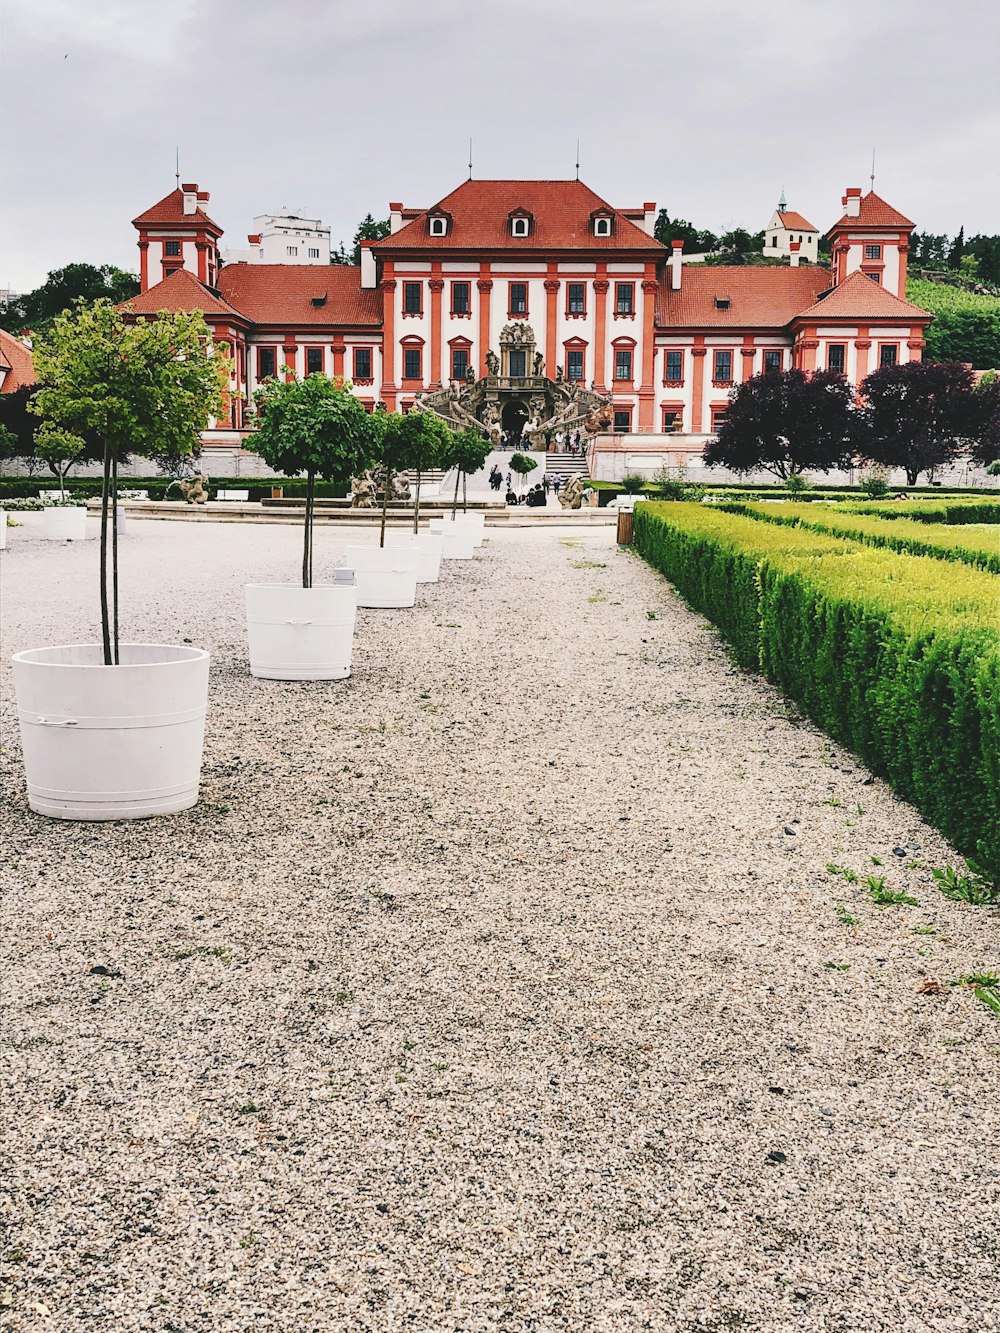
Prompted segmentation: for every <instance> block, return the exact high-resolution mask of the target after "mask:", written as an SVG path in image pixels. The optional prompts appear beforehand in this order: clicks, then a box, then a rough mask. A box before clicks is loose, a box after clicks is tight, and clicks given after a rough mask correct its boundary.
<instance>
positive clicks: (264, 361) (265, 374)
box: [257, 347, 278, 380]
mask: <svg viewBox="0 0 1000 1333" xmlns="http://www.w3.org/2000/svg"><path fill="white" fill-rule="evenodd" d="M277 368H278V354H277V352H276V351H275V350H274V348H273V347H258V348H257V378H258V379H259V380H267V379H270V378H271V376H272V375H274V373H275V371H276V370H277Z"/></svg>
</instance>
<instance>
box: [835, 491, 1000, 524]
mask: <svg viewBox="0 0 1000 1333" xmlns="http://www.w3.org/2000/svg"><path fill="white" fill-rule="evenodd" d="M845 509H847V510H848V511H849V512H850V513H853V514H872V515H874V516H875V517H876V518H909V519H915V520H916V522H918V523H1000V499H996V500H970V499H969V498H968V497H967V496H958V497H956V498H952V497H951V496H942V497H941V500H940V502H939V503H938V504H930V503H928V502H926V501H921V500H897V501H896V502H895V504H886V503H884V502H883V501H876V502H874V503H871V504H853V503H852V504H849V505H845Z"/></svg>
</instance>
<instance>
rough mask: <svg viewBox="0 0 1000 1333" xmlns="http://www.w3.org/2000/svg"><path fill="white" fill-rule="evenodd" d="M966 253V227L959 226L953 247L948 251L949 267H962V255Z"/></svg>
mask: <svg viewBox="0 0 1000 1333" xmlns="http://www.w3.org/2000/svg"><path fill="white" fill-rule="evenodd" d="M964 254H965V228H964V227H959V229H958V235H957V236H956V237H955V239H954V240H953V241H952V243H951V249H950V250H949V251H948V267H949V268H955V269H957V268H961V266H962V256H963V255H964Z"/></svg>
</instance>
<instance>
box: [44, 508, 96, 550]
mask: <svg viewBox="0 0 1000 1333" xmlns="http://www.w3.org/2000/svg"><path fill="white" fill-rule="evenodd" d="M45 535H46V537H47V538H48V539H49V541H53V542H65V541H70V542H82V541H83V540H84V538H85V537H86V535H87V510H86V509H85V508H84V507H82V506H81V507H80V508H77V506H76V505H73V506H72V507H70V506H65V507H64V506H62V505H50V506H49V507H48V508H47V509H46V510H45Z"/></svg>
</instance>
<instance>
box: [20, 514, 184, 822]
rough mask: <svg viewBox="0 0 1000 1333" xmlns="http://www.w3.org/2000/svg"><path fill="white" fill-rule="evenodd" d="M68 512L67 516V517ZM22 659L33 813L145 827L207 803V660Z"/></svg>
mask: <svg viewBox="0 0 1000 1333" xmlns="http://www.w3.org/2000/svg"><path fill="white" fill-rule="evenodd" d="M63 512H65V511H63ZM119 656H120V658H121V665H119V666H110V667H109V666H105V665H104V660H103V653H102V650H101V646H100V644H96V643H75V644H68V645H65V646H62V647H59V648H33V649H31V650H30V651H28V652H26V653H16V654H15V656H14V658H13V664H14V691H15V694H16V697H17V708H18V715H19V718H20V723H21V744H22V747H23V749H24V771H25V776H26V777H27V780H28V804H29V805H30V806H31V808H32V810H34V811H35V812H36V813H37V814H40V815H48V816H50V818H53V819H91V820H100V819H145V818H147V817H148V816H149V815H169V814H173V813H174V812H175V811H177V810H187V809H188V808H189V807H190V806H192V805H194V803H195V802H196V801H197V799H198V784H199V782H200V780H201V752H202V742H203V739H204V735H205V705H206V702H207V699H208V653H206V652H205V651H204V650H203V649H201V648H185V647H178V646H175V645H174V644H162V643H123V644H121V646H120V650H119Z"/></svg>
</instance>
